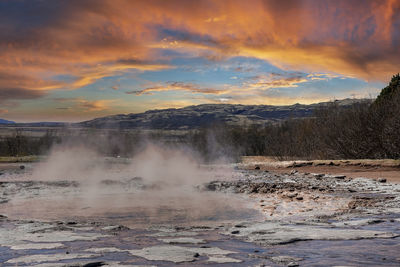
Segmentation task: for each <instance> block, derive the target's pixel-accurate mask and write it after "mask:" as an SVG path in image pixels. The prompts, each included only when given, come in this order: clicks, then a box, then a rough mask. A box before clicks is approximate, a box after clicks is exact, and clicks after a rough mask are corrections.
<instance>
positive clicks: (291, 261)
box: [269, 256, 303, 266]
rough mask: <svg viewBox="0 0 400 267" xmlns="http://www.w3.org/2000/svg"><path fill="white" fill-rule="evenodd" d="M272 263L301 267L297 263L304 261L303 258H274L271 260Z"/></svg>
mask: <svg viewBox="0 0 400 267" xmlns="http://www.w3.org/2000/svg"><path fill="white" fill-rule="evenodd" d="M269 259H270V260H271V261H272V262H275V263H279V264H288V265H287V266H299V265H298V264H297V261H302V260H303V259H302V258H296V257H292V256H274V257H270V258H269ZM290 264H297V265H290Z"/></svg>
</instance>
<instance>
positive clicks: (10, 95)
mask: <svg viewBox="0 0 400 267" xmlns="http://www.w3.org/2000/svg"><path fill="white" fill-rule="evenodd" d="M44 95H46V92H44V91H42V90H29V89H23V88H1V87H0V104H5V103H8V102H9V101H10V100H17V99H36V98H40V97H42V96H44Z"/></svg>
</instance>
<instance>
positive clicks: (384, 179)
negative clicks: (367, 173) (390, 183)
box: [378, 178, 386, 183]
mask: <svg viewBox="0 0 400 267" xmlns="http://www.w3.org/2000/svg"><path fill="white" fill-rule="evenodd" d="M378 182H380V183H386V178H379V179H378Z"/></svg>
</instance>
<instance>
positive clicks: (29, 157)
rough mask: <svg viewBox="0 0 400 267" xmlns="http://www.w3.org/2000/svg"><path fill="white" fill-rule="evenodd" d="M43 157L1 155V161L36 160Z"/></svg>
mask: <svg viewBox="0 0 400 267" xmlns="http://www.w3.org/2000/svg"><path fill="white" fill-rule="evenodd" d="M42 158H43V157H41V156H22V157H0V163H17V162H36V161H39V160H41V159H42Z"/></svg>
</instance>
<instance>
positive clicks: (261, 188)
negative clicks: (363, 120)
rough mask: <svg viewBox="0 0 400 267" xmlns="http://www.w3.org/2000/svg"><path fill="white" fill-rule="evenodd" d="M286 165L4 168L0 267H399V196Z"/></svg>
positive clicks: (172, 152) (175, 158) (167, 158)
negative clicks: (176, 266)
mask: <svg viewBox="0 0 400 267" xmlns="http://www.w3.org/2000/svg"><path fill="white" fill-rule="evenodd" d="M279 164H280V165H281V166H280V167H281V168H278V167H279V166H276V165H273V164H272V165H271V163H265V164H263V162H256V159H251V158H250V159H247V160H246V161H242V163H237V164H223V163H222V162H219V163H215V164H212V165H211V164H208V165H205V164H199V163H198V162H197V161H196V160H195V157H194V156H192V153H190V152H188V151H185V150H177V149H167V148H162V147H158V146H153V145H152V146H148V147H147V148H146V149H144V150H143V152H141V153H139V154H138V155H137V156H135V157H134V158H130V159H128V158H119V157H116V158H111V157H108V158H106V157H100V156H97V155H96V154H95V153H94V152H92V151H89V150H87V149H83V148H80V147H76V148H68V149H61V148H60V149H54V150H53V151H52V152H51V153H50V155H49V156H48V157H46V158H43V159H41V160H40V161H39V162H35V163H2V164H1V165H0V170H1V172H0V214H1V215H0V225H1V227H0V262H1V264H2V265H1V266H175V265H179V266H188V265H194V266H219V265H221V266H382V265H384V266H399V265H400V256H399V255H398V252H399V251H400V242H399V240H400V239H399V236H400V184H398V183H396V182H394V183H389V182H388V181H386V180H385V179H383V178H380V179H371V178H362V177H359V178H355V177H353V178H348V177H347V176H345V175H339V174H329V173H310V172H303V170H302V166H308V167H309V169H310V168H311V167H312V166H311V165H310V164H309V163H303V164H299V163H297V165H296V163H294V164H291V163H290V164H286V165H285V166H283V165H284V163H282V162H280V163H279ZM332 164H333V163H331V165H332ZM320 165H321V164H320ZM328 166H329V165H328ZM297 167H298V168H297ZM328 170H329V169H328Z"/></svg>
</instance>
